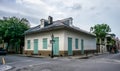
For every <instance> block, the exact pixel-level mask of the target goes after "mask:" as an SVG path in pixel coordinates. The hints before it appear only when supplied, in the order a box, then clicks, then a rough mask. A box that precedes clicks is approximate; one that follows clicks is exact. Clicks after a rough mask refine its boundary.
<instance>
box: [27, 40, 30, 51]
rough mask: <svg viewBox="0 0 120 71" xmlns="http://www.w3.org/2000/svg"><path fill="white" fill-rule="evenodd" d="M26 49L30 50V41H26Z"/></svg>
mask: <svg viewBox="0 0 120 71" xmlns="http://www.w3.org/2000/svg"><path fill="white" fill-rule="evenodd" d="M27 49H30V40H27Z"/></svg>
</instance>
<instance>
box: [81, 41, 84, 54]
mask: <svg viewBox="0 0 120 71" xmlns="http://www.w3.org/2000/svg"><path fill="white" fill-rule="evenodd" d="M81 54H84V40H83V39H81Z"/></svg>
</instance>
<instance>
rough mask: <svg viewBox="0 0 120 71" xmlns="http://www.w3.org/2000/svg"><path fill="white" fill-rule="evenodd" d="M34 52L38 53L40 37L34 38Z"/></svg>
mask: <svg viewBox="0 0 120 71" xmlns="http://www.w3.org/2000/svg"><path fill="white" fill-rule="evenodd" d="M34 54H38V39H34Z"/></svg>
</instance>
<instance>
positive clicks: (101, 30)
mask: <svg viewBox="0 0 120 71" xmlns="http://www.w3.org/2000/svg"><path fill="white" fill-rule="evenodd" d="M90 31H91V32H92V33H94V34H96V37H97V43H99V41H100V40H102V39H104V38H105V37H106V35H107V34H108V33H109V32H111V28H110V27H109V25H107V24H97V25H95V26H93V27H91V28H90ZM100 43H101V42H100Z"/></svg>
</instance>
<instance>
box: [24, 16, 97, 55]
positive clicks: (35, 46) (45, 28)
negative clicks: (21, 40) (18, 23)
mask: <svg viewBox="0 0 120 71" xmlns="http://www.w3.org/2000/svg"><path fill="white" fill-rule="evenodd" d="M72 20H73V19H72V18H71V17H70V18H66V19H62V20H57V21H53V19H52V17H50V16H49V17H48V20H45V19H41V24H40V25H38V26H36V27H33V28H30V29H29V30H27V31H26V32H25V46H24V54H28V55H32V54H38V55H42V56H51V51H52V46H51V43H50V40H51V35H52V34H53V35H54V40H55V42H54V44H53V54H54V55H58V56H68V55H80V54H85V53H94V52H95V51H96V36H95V35H94V34H92V33H89V32H86V31H83V30H81V29H80V28H78V27H75V26H73V23H72Z"/></svg>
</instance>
